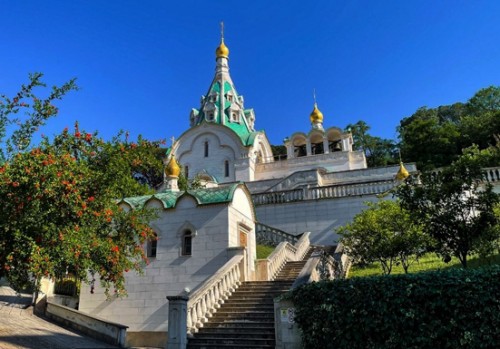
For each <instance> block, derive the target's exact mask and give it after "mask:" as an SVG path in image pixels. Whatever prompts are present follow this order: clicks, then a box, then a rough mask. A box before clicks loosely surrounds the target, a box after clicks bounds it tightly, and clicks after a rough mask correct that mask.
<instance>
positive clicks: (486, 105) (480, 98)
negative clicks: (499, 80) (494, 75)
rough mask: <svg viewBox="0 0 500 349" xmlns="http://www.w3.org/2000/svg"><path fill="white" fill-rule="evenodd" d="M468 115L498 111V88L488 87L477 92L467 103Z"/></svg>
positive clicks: (499, 104) (499, 91)
mask: <svg viewBox="0 0 500 349" xmlns="http://www.w3.org/2000/svg"><path fill="white" fill-rule="evenodd" d="M467 109H468V114H482V113H485V112H495V111H500V87H499V86H489V87H486V88H483V89H480V90H479V91H477V92H476V93H475V94H474V96H473V97H472V98H471V99H469V101H468V102H467Z"/></svg>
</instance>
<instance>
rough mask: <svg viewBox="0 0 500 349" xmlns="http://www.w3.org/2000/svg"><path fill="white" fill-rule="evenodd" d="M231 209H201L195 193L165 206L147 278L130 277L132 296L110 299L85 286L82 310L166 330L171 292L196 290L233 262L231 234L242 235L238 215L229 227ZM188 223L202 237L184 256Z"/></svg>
mask: <svg viewBox="0 0 500 349" xmlns="http://www.w3.org/2000/svg"><path fill="white" fill-rule="evenodd" d="M228 212H229V207H228V205H223V204H222V205H206V206H199V207H196V202H195V201H194V199H193V198H191V197H189V196H184V197H183V198H181V199H180V200H179V202H178V203H177V206H176V208H175V209H170V210H162V211H161V212H160V217H159V218H158V219H157V220H156V221H155V222H154V223H153V224H152V227H153V228H154V229H155V231H156V232H157V234H158V236H159V240H158V251H157V256H156V258H153V259H152V260H151V264H150V265H148V266H147V267H145V269H144V275H143V276H139V275H136V274H135V273H133V272H130V273H129V274H128V275H127V277H126V278H127V283H126V288H127V291H128V297H127V298H124V299H113V300H110V301H109V300H106V297H105V295H104V294H103V290H102V289H100V288H99V287H97V288H96V290H95V293H94V294H90V288H89V286H88V285H83V286H82V289H81V295H80V310H81V311H83V312H86V313H89V314H92V315H96V316H100V317H103V318H105V319H107V320H110V321H114V322H118V323H122V324H124V325H127V326H129V327H130V328H129V330H130V331H166V330H167V317H168V304H167V300H166V296H167V295H177V294H179V293H180V292H182V291H183V290H184V289H185V288H186V287H188V288H189V289H191V290H192V289H194V288H195V287H196V286H197V285H198V284H200V283H201V282H202V281H204V280H205V279H206V278H208V277H209V276H211V275H212V274H213V273H214V272H215V271H217V270H218V269H219V268H220V267H221V266H222V265H223V264H224V263H225V262H226V261H227V252H226V248H227V247H228V246H230V245H233V244H234V242H233V241H232V242H231V243H230V242H229V236H235V235H236V233H235V232H234V231H233V230H235V228H236V227H235V225H234V224H232V223H233V221H234V218H231V222H232V223H231V224H229V225H228V221H229V213H228ZM231 216H233V214H231ZM188 226H189V227H194V228H195V229H196V233H195V232H193V233H195V234H196V236H195V237H193V240H192V241H193V247H192V256H182V255H181V233H182V231H181V230H182V228H183V227H188ZM228 229H229V231H228ZM232 240H234V238H232ZM97 284H98V282H96V285H97Z"/></svg>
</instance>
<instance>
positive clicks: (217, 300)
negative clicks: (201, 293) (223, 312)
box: [214, 280, 224, 309]
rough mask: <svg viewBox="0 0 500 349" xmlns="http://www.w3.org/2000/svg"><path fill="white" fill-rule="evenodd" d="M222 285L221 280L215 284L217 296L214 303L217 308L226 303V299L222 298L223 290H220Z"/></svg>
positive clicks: (215, 294)
mask: <svg viewBox="0 0 500 349" xmlns="http://www.w3.org/2000/svg"><path fill="white" fill-rule="evenodd" d="M221 286H222V282H221V281H220V280H219V282H217V283H216V284H215V289H214V296H215V303H214V307H215V308H216V309H219V308H220V305H221V304H222V303H224V300H223V299H222V295H221V292H220V288H221Z"/></svg>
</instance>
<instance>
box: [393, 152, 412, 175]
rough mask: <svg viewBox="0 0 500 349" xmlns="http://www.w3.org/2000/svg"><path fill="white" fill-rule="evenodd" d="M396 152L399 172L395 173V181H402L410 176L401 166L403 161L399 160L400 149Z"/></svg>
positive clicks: (403, 166)
mask: <svg viewBox="0 0 500 349" xmlns="http://www.w3.org/2000/svg"><path fill="white" fill-rule="evenodd" d="M398 152H399V171H398V173H396V180H397V181H404V180H405V179H406V178H408V177H409V176H410V173H409V172H408V170H407V169H406V168H405V165H404V164H403V159H402V158H401V149H398Z"/></svg>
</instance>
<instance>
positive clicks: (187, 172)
mask: <svg viewBox="0 0 500 349" xmlns="http://www.w3.org/2000/svg"><path fill="white" fill-rule="evenodd" d="M184 175H185V176H186V179H187V178H189V166H187V165H186V166H185V167H184Z"/></svg>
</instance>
